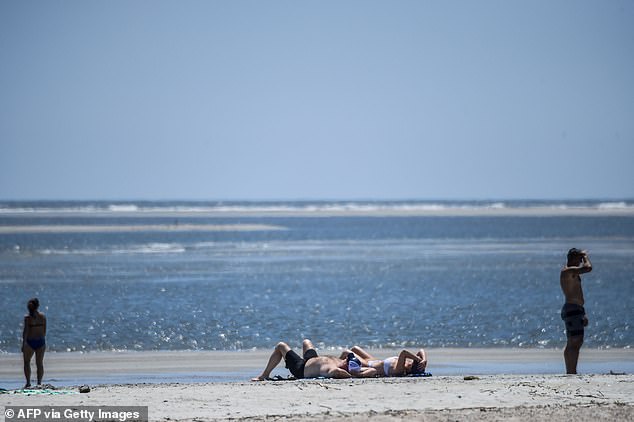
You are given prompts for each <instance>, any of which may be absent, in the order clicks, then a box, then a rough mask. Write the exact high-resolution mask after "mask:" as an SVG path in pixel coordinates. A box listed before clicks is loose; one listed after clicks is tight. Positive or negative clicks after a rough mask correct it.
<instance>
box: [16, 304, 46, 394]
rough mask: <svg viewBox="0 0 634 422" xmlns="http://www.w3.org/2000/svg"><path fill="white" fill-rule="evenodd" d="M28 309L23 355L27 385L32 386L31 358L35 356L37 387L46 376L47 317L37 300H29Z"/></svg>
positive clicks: (23, 336)
mask: <svg viewBox="0 0 634 422" xmlns="http://www.w3.org/2000/svg"><path fill="white" fill-rule="evenodd" d="M26 307H27V308H28V310H29V314H28V315H26V316H25V317H24V332H23V333H22V355H23V356H24V376H25V377H26V385H25V386H24V388H29V387H30V386H31V358H32V357H33V354H35V364H36V365H37V385H40V384H42V377H43V376H44V352H45V351H46V341H45V340H44V338H45V336H46V317H45V316H44V314H43V313H41V312H39V311H38V310H37V309H38V308H39V307H40V301H39V300H38V299H37V298H33V299H31V300H29V302H28V303H27V305H26Z"/></svg>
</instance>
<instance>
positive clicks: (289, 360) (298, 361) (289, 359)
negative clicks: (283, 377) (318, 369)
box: [284, 349, 317, 379]
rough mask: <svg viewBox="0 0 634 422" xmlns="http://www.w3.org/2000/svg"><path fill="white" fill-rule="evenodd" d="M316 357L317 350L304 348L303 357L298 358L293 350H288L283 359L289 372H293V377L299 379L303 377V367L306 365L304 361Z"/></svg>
mask: <svg viewBox="0 0 634 422" xmlns="http://www.w3.org/2000/svg"><path fill="white" fill-rule="evenodd" d="M316 357H317V351H316V350H315V349H308V350H306V353H304V358H303V359H302V358H300V357H299V355H298V354H297V353H295V352H294V351H293V350H289V351H288V352H287V353H286V356H285V357H284V361H285V362H286V368H288V370H289V371H291V374H293V376H294V377H295V378H297V379H299V378H304V367H305V366H306V362H308V361H309V360H310V359H312V358H316Z"/></svg>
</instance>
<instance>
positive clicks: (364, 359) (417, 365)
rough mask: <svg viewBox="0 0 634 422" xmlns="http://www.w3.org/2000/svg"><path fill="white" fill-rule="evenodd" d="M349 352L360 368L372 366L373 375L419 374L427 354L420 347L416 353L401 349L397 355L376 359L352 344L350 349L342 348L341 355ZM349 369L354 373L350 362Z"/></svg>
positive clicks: (423, 368)
mask: <svg viewBox="0 0 634 422" xmlns="http://www.w3.org/2000/svg"><path fill="white" fill-rule="evenodd" d="M350 353H353V354H354V357H355V358H357V360H358V362H359V363H360V367H361V368H360V369H361V370H363V369H365V368H372V369H374V371H375V374H374V376H377V377H402V376H405V375H410V374H420V373H423V372H425V368H427V354H426V353H425V350H423V349H420V350H419V351H418V352H416V354H414V353H412V352H410V351H408V350H405V349H403V350H402V351H401V353H399V355H398V356H392V357H389V358H386V359H377V358H375V357H374V356H372V355H371V354H369V353H368V352H366V351H365V350H363V349H362V348H361V347H359V346H353V347H352V349H350V350H344V352H343V353H342V354H341V356H342V357H343V356H344V355H345V356H349V354H350ZM349 360H350V359H349ZM349 371H352V374H353V375H356V374H355V372H356V365H354V364H351V365H350V367H349ZM365 376H368V375H365Z"/></svg>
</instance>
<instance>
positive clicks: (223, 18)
mask: <svg viewBox="0 0 634 422" xmlns="http://www.w3.org/2000/svg"><path fill="white" fill-rule="evenodd" d="M632 22H634V2H631V1H616V0H615V1H610V2H596V1H590V0H582V1H564V0H559V1H545V0H542V1H535V2H505V1H498V0H486V1H481V2H470V1H450V2H445V1H438V2H433V1H407V0H404V1H399V2H396V3H395V2H386V1H372V0H370V1H357V0H351V1H346V2H336V1H329V0H326V1H319V2H315V1H304V2H293V1H283V0H279V1H270V2H258V1H251V0H245V1H240V2H230V1H197V0H191V1H187V2H173V1H165V0H156V1H145V0H139V1H134V2H128V1H119V0H115V1H110V2H84V1H79V0H67V1H64V2H49V1H38V0H36V1H29V2H22V1H14V0H7V1H3V2H0V61H1V62H2V63H3V65H2V66H1V67H0V92H2V95H1V96H0V199H6V200H27V199H31V200H40V199H44V200H93V198H97V199H104V200H126V198H129V199H127V200H159V199H162V198H167V199H166V200H212V201H214V200H253V201H262V200H276V199H279V200H302V199H303V200H319V199H324V200H368V198H369V199H372V200H402V199H409V198H411V199H415V200H464V199H467V200H509V199H518V200H522V199H545V200H552V199H556V200H557V199H573V200H574V199H585V198H598V199H607V200H612V199H624V198H634V183H632V181H633V180H634V165H632V158H634V76H633V75H634V54H633V52H632V51H633V50H632V45H634V25H632ZM180 198H182V199H180Z"/></svg>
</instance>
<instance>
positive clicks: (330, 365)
mask: <svg viewBox="0 0 634 422" xmlns="http://www.w3.org/2000/svg"><path fill="white" fill-rule="evenodd" d="M344 365H345V366H347V365H346V363H345V361H343V360H341V359H338V358H336V357H334V356H318V357H316V358H312V359H310V360H308V361H307V362H306V366H305V367H304V376H305V377H306V378H317V377H328V378H349V377H350V374H349V373H348V372H346V371H345V370H343V369H342V366H344Z"/></svg>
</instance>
